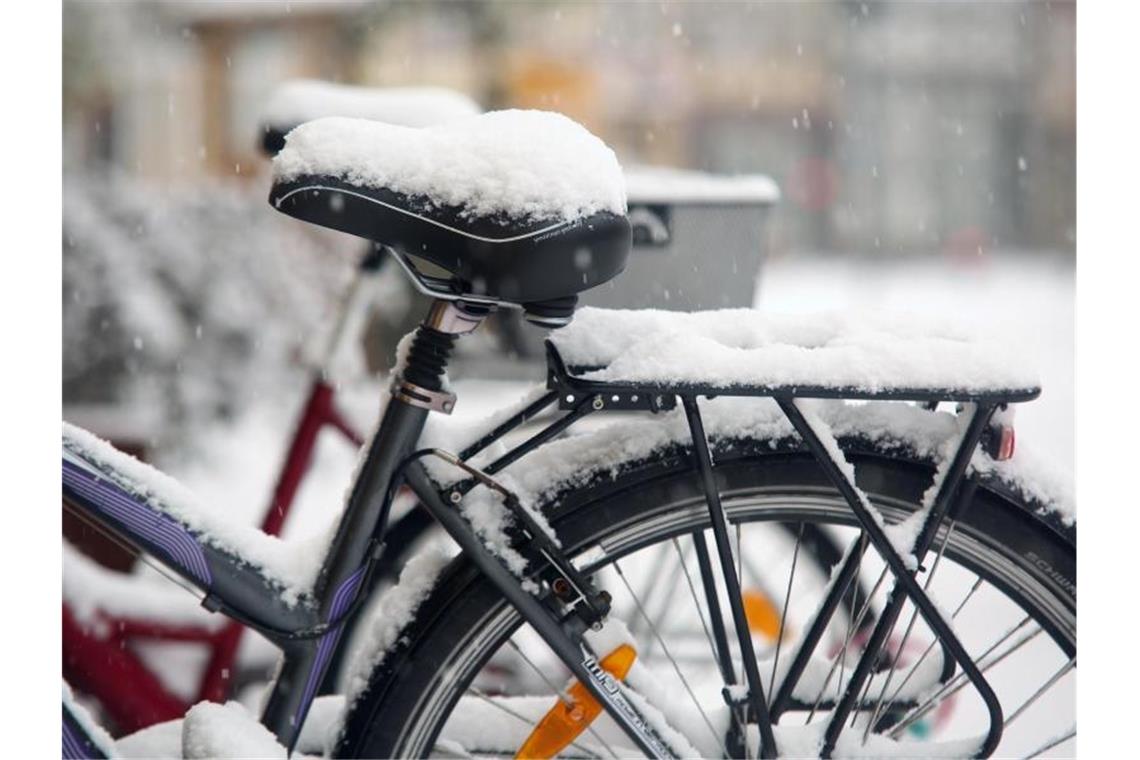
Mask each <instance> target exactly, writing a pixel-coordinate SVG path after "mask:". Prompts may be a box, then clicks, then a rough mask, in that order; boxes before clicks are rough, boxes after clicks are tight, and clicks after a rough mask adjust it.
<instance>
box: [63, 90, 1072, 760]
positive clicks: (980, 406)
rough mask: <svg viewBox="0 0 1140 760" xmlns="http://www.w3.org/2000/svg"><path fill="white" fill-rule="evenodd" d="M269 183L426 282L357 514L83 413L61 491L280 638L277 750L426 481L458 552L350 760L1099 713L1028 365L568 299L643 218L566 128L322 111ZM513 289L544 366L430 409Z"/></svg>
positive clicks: (1020, 744) (1018, 727)
mask: <svg viewBox="0 0 1140 760" xmlns="http://www.w3.org/2000/svg"><path fill="white" fill-rule="evenodd" d="M270 200H271V202H272V203H273V204H274V205H275V206H276V207H277V208H278V209H279V210H281V211H283V212H285V213H287V214H290V215H292V216H295V217H297V218H300V219H303V220H306V221H309V222H313V223H316V224H320V225H323V226H327V227H331V228H333V229H338V230H342V231H345V232H349V233H352V234H355V235H359V236H361V237H364V238H367V239H370V240H374V241H375V242H377V243H379V244H381V245H383V246H385V247H386V249H387V250H388V251H389V252H390V253H391V254H392V255H393V256H394V258H395V260H396V261H397V262H399V263H400V264H401V266H402V267H403V268H404V269H405V270H406V271H407V273H408V274H409V275H410V276H411V277H412V278H413V281H414V282H415V283H416V284H417V287H419V288H421V289H422V290H423V291H424V292H427V293H429V294H431V295H432V296H433V298H434V299H435V301H434V302H433V305H432V307H431V310H430V312H429V314H428V315H427V317H426V318H425V319H424V321H423V323H422V324H421V325H420V327H419V328H418V329H417V330H416V332H415V333H414V335H412V336H409V338H408V339H406V341H405V342H404V343H403V344H402V345H401V350H400V367H401V372H400V374H399V376H398V377H397V378H396V380H395V381H394V383H393V386H392V389H391V393H390V397H389V398H388V399H387V402H386V406H385V408H384V412H383V415H382V419H381V422H380V425H379V427H378V429H377V431H376V432H375V434H374V435H373V437H372V439H371V441H370V443H369V444H368V446H367V448H366V453H365V455H364V456H363V458H362V460H361V463H360V465H359V468H358V471H357V475H356V480H355V483H354V484H353V486H352V488H351V491H350V493H349V496H348V500H347V504H346V505H345V508H344V511H343V513H342V515H341V516H340V519H339V522H338V524H337V526H336V528H335V530H334V531H331V532H330V534H329V535H328V536H322V537H320V540H316V541H314V542H313V543H312V545H311V546H306V547H298V546H296V545H288V544H284V543H282V542H280V541H277V540H275V539H271V538H268V537H266V536H265V535H264V534H261V533H259V532H257V531H255V530H253V529H244V528H239V527H236V526H233V525H230V524H228V523H227V522H226V521H225V520H224V519H222V518H220V517H219V516H218V515H217V514H216V513H214V512H211V511H209V510H203V509H200V508H198V507H196V506H195V505H194V502H193V499H192V497H190V496H189V495H188V494H186V493H184V492H183V491H181V490H180V489H179V488H178V486H177V484H175V483H173V482H172V481H170V480H169V479H168V478H165V477H164V476H162V475H161V474H159V473H156V472H155V471H153V470H152V469H150V468H148V467H146V466H144V465H141V464H140V463H138V462H136V461H134V460H132V459H130V458H129V457H126V456H125V455H122V454H120V453H118V452H116V451H115V450H114V449H112V448H111V447H109V446H108V445H106V444H104V443H102V442H100V441H98V440H97V439H95V438H94V437H92V436H90V435H89V434H87V433H85V432H84V431H82V430H79V429H77V428H74V427H71V426H65V429H64V456H63V482H64V497H65V501H66V502H67V503H68V504H69V506H70V507H71V508H73V509H75V510H76V511H77V512H79V513H80V514H81V515H83V516H85V517H87V518H88V519H90V520H92V521H93V522H96V523H97V524H99V525H102V526H105V527H107V528H109V529H111V530H113V531H115V532H117V533H118V534H119V535H121V536H123V537H124V538H126V539H128V540H130V541H131V542H133V543H134V544H136V545H137V546H139V547H140V548H141V549H143V550H145V551H147V552H148V553H150V554H152V555H153V556H154V557H156V558H157V559H159V560H160V561H161V562H162V563H163V564H164V565H166V566H167V567H169V568H170V569H171V570H173V571H174V572H175V573H177V574H178V575H179V576H180V578H181V579H182V581H183V582H185V583H187V584H189V585H191V586H193V587H194V588H196V589H198V591H199V593H200V594H201V595H202V597H203V604H204V605H206V606H207V608H209V609H214V610H219V611H222V612H224V613H226V614H227V615H230V616H231V617H234V618H235V619H238V620H240V621H242V622H245V623H247V624H248V625H252V626H254V627H256V628H257V629H258V630H260V631H261V632H262V633H264V634H265V635H266V636H267V637H268V638H270V639H271V640H272V641H274V642H275V643H277V644H278V645H279V646H280V647H281V649H282V652H283V658H282V662H281V665H280V668H279V670H278V673H277V677H276V679H275V682H274V685H273V687H272V690H271V692H270V693H269V695H268V696H267V699H266V700H265V704H264V709H263V710H262V713H261V723H262V725H263V726H264V727H266V728H267V729H268V730H269V731H270V732H272V735H273V736H274V737H276V740H277V741H278V742H279V743H280V744H281V745H283V746H284V747H286V748H288V749H289V750H292V749H293V748H294V747H296V745H297V742H298V739H299V737H300V733H301V729H302V727H303V725H304V723H305V720H306V716H307V715H308V713H309V711H310V708H311V706H312V704H313V698H314V695H315V693H316V689H317V685H318V684H319V683H320V681H321V678H322V676H323V674H324V671H325V669H326V667H327V665H328V662H329V661H330V659H331V657H332V655H333V653H334V652H335V651H336V649H337V648H338V646H341V645H342V642H341V633H342V629H341V624H342V623H343V621H344V620H346V619H348V617H349V616H350V615H351V614H352V612H353V611H354V610H355V609H356V608H357V606H358V605H359V604H360V603H361V600H363V599H364V598H366V597H367V591H368V589H369V586H370V583H371V581H372V580H373V578H374V568H375V559H376V557H378V556H379V555H380V550H381V547H382V545H383V542H384V526H385V523H386V519H387V514H388V509H389V506H390V504H391V500H392V496H393V494H394V493H395V490H396V489H397V488H398V487H399V486H400V485H404V484H406V485H407V486H409V487H410V488H411V489H412V490H413V491H414V492H415V493H416V495H417V497H418V498H419V500H420V502H421V504H422V506H423V507H424V508H425V509H426V510H427V511H428V512H429V513H430V514H431V515H432V516H433V517H434V518H435V520H436V521H437V522H438V523H439V524H440V525H441V526H442V527H443V528H444V530H445V531H446V532H447V533H448V534H449V535H450V537H451V538H452V539H453V540H454V542H455V544H456V545H458V547H459V549H460V550H461V551H460V553H459V554H458V555H457V556H450V555H449V554H447V553H446V552H442V553H441V552H435V551H429V552H425V553H423V554H420V555H418V556H417V557H416V558H415V559H413V560H411V561H410V562H409V563H408V565H407V566H406V567H405V569H404V572H403V573H402V575H401V579H400V582H399V584H398V585H397V586H396V587H394V588H393V589H391V590H390V591H389V592H387V593H386V594H385V596H384V598H383V600H382V604H381V609H380V610H379V611H378V612H377V613H376V615H375V617H374V619H373V620H372V622H371V635H370V638H371V640H370V641H369V642H368V643H367V644H366V646H365V647H364V649H363V650H362V651H361V653H359V654H358V655H357V657H356V662H355V666H354V677H353V678H352V679H351V680H350V683H349V688H348V693H347V694H346V702H345V706H344V708H343V711H342V712H341V713H340V714H338V715H337V716H336V718H335V719H334V720H333V725H332V726H330V731H329V737H330V742H329V744H328V747H327V750H328V752H329V753H331V754H333V755H336V756H354V757H395V756H400V757H402V756H420V755H430V754H442V755H448V754H461V755H465V756H466V755H472V754H478V755H485V754H491V755H501V754H507V755H516V756H524V757H548V756H554V755H559V754H564V755H570V756H595V755H596V756H607V757H608V756H621V755H629V754H636V753H639V752H640V753H644V754H648V755H651V756H659V757H674V756H677V757H679V756H721V755H724V756H733V757H751V756H758V757H775V756H777V755H792V756H813V755H821V756H860V755H863V756H866V755H871V756H890V755H902V756H913V755H922V756H935V755H940V756H972V755H976V756H987V755H991V754H993V753H995V752H997V751H1000V752H1001V754H1003V755H1017V754H1030V755H1038V754H1041V753H1044V752H1047V751H1049V750H1050V749H1054V748H1057V747H1062V746H1063V745H1062V742H1065V741H1068V740H1070V739H1071V738H1072V736H1073V735H1074V734H1075V725H1073V724H1072V715H1073V705H1072V697H1073V693H1072V692H1073V681H1074V675H1073V674H1074V672H1075V666H1076V586H1075V523H1074V521H1073V518H1072V507H1071V504H1070V503H1069V502H1068V500H1067V498H1066V497H1065V496H1064V495H1063V494H1057V493H1054V492H1052V491H1051V490H1050V489H1049V488H1048V487H1047V486H1046V485H1043V483H1045V482H1046V481H1045V480H1042V479H1041V478H1040V477H1038V475H1037V473H1035V472H1034V470H1033V468H1032V467H1030V466H1028V465H1027V464H1026V462H1025V461H1024V460H1023V459H1022V458H1020V457H1016V458H1011V455H1012V442H1013V438H1012V426H1011V412H1010V410H1011V407H1012V405H1014V404H1017V403H1021V402H1025V401H1030V400H1032V399H1033V398H1035V397H1036V396H1037V395H1038V393H1039V390H1038V388H1037V384H1036V380H1035V379H1034V378H1033V377H1032V376H1031V375H1028V374H1027V373H1025V372H1024V371H1023V370H1022V369H1021V368H1020V367H1019V366H1018V365H1017V363H1016V362H1014V361H1011V359H1010V356H1009V355H1008V354H1007V353H1005V352H1003V351H1001V350H999V349H996V348H995V347H994V346H991V345H989V344H988V343H987V342H986V341H984V340H983V341H972V340H968V339H966V337H965V336H964V335H962V334H960V333H959V332H958V331H957V330H955V329H954V328H952V327H946V326H930V325H924V324H919V323H918V322H917V321H915V320H907V321H899V320H897V319H892V318H889V317H886V316H883V315H862V316H847V317H842V316H837V315H831V316H827V317H823V318H817V319H805V318H796V319H789V320H773V319H764V318H761V317H760V316H759V315H758V314H756V313H754V312H750V311H747V310H737V311H722V312H707V313H695V314H667V313H662V312H652V311H647V312H622V311H605V310H597V309H582V310H580V311H579V312H578V313H577V314H575V305H576V301H577V294H578V293H580V292H581V291H583V290H585V289H587V288H590V287H593V286H595V285H598V284H600V283H602V282H605V281H607V280H609V279H611V278H613V277H614V276H616V275H617V274H618V273H620V272H621V270H622V268H623V266H624V264H625V260H626V257H627V255H628V250H629V225H628V221H627V220H626V218H625V216H624V194H623V191H622V178H621V171H620V168H619V167H618V164H617V161H616V159H615V157H614V156H613V153H612V152H611V151H610V150H609V149H608V148H606V146H605V145H604V144H603V143H601V141H599V140H598V139H597V138H595V137H593V136H592V135H590V134H589V133H588V132H587V131H585V130H584V129H582V128H581V127H579V126H578V125H576V124H574V123H573V122H571V121H569V120H568V119H565V118H564V117H561V116H558V115H553V114H547V113H539V112H518V111H508V112H497V113H490V114H484V115H482V116H478V117H473V118H471V119H468V120H463V121H460V122H455V123H452V124H448V125H444V126H438V127H430V128H424V129H405V128H397V127H391V126H386V125H383V124H377V123H372V122H364V121H356V120H347V119H324V120H318V121H315V122H311V123H308V124H305V125H302V126H301V127H299V128H297V129H296V130H294V131H293V132H292V133H291V134H290V136H289V140H288V144H287V146H286V148H285V149H284V150H283V151H282V153H281V154H280V155H279V156H278V158H277V159H276V160H275V184H274V187H273V190H272V192H271V197H270ZM505 307H520V308H522V309H523V310H524V313H525V315H526V317H527V318H528V319H530V320H531V321H533V322H536V323H539V324H543V325H547V326H551V327H556V328H558V329H556V330H554V332H553V333H552V336H551V338H550V341H549V342H548V364H549V374H548V378H547V383H546V386H545V387H544V388H539V389H536V390H535V392H534V393H533V394H531V396H529V397H528V398H527V399H525V400H524V401H523V402H522V403H520V404H519V405H518V406H517V407H516V408H514V409H509V410H505V411H504V412H503V413H502V414H500V415H497V416H496V417H495V419H493V420H492V421H491V422H490V423H489V424H488V425H487V426H486V427H485V428H482V429H478V430H470V429H464V430H456V429H449V428H448V427H447V426H446V425H441V424H438V423H437V421H436V418H438V417H439V416H440V415H441V414H443V415H445V414H447V413H448V412H450V411H451V410H452V408H453V407H454V404H455V403H456V398H455V397H454V396H453V395H452V394H451V393H450V392H449V391H448V388H447V383H446V376H445V369H446V364H447V361H448V357H449V355H450V352H451V350H452V348H453V346H454V344H455V341H456V340H457V339H458V337H459V336H461V335H463V334H465V333H468V332H470V331H471V330H473V329H475V328H476V327H477V326H478V325H479V323H480V322H481V321H482V320H483V319H484V318H485V317H486V315H487V314H489V313H490V312H491V311H492V310H494V309H497V308H505ZM572 319H573V321H571V320H572ZM942 406H946V407H948V410H941V408H942ZM554 407H556V408H557V409H559V410H562V412H563V414H562V415H561V416H560V417H558V418H557V419H556V420H555V421H553V422H551V423H550V424H549V425H547V426H545V427H544V428H542V429H541V430H540V431H539V432H537V433H535V434H534V435H532V436H530V437H529V438H526V439H525V440H523V441H521V442H519V443H517V444H513V445H505V444H504V443H503V441H504V438H505V437H506V436H507V435H508V434H509V433H510V432H511V431H512V430H514V429H516V428H517V427H518V426H520V425H521V424H522V423H524V422H525V421H526V420H528V419H531V418H532V417H533V416H534V415H535V414H537V413H538V412H539V411H541V410H544V409H548V408H554ZM614 411H619V412H622V413H623V414H622V415H620V416H619V417H615V419H618V420H620V422H617V423H615V424H611V425H604V424H598V425H595V424H589V423H590V421H592V420H598V419H602V420H604V418H605V417H606V415H607V414H608V413H611V412H614ZM431 412H436V413H437V414H436V415H432V416H431V418H430V419H429V414H430V413H431ZM631 412H638V413H642V414H643V416H644V419H630V417H629V413H631ZM586 418H589V419H586ZM773 524H780V525H792V526H811V527H812V529H813V530H823V531H826V532H827V533H828V535H830V536H832V537H834V538H835V539H836V540H839V541H841V542H843V545H845V546H846V547H847V549H846V552H845V554H844V556H843V558H842V560H841V561H840V562H839V563H838V565H837V566H836V568H835V569H834V571H833V572H832V573H831V574H830V577H811V576H812V573H811V572H810V571H809V570H808V569H806V568H805V567H804V566H803V565H802V563H801V562H800V557H801V555H802V551H801V548H802V542H803V533H804V531H803V530H802V529H798V530H796V531H795V533H794V535H791V534H789V533H788V532H787V531H780V532H777V533H774V532H772V531H766V530H765V526H770V525H773ZM667 558H670V559H668V562H666V559H667ZM665 567H669V568H674V569H676V568H679V569H680V572H679V573H677V574H676V576H675V580H674V581H673V582H671V583H667V584H662V583H661V582H660V580H661V579H660V578H659V577H658V576H659V575H660V573H661V572H662V569H663V568H665ZM757 568H758V569H757ZM758 573H760V574H762V575H763V576H764V578H766V579H768V582H772V579H778V583H779V585H780V589H781V591H782V594H783V596H784V600H785V603H784V604H783V605H782V608H781V610H780V620H779V622H778V631H779V635H778V636H776V638H775V642H774V645H773V646H770V647H766V648H765V651H758V642H757V640H756V638H755V637H754V636H753V634H752V631H751V630H750V626H749V610H748V609H747V607H748V600H747V598H746V596H745V595H744V594H743V593H742V591H741V588H742V584H744V583H746V582H747V579H749V578H750V577H754V576H755V575H756V574H758ZM816 575H817V576H818V575H819V574H818V573H817V574H816ZM864 583H865V584H866V586H867V587H868V588H869V589H870V592H869V593H866V594H864V595H863V597H862V598H861V599H860V600H859V601H858V602H856V603H852V602H851V600H850V599H849V598H848V599H846V603H844V601H845V598H846V597H848V596H849V595H853V594H856V593H858V591H859V589H860V588H861V585H862V584H864ZM663 587H664V589H665V593H667V594H669V597H668V598H667V600H666V603H665V604H661V603H650V600H648V599H646V598H643V597H645V596H646V594H645V593H643V592H644V590H645V589H647V588H650V589H660V588H663ZM504 663H510V664H512V665H513V666H515V669H516V670H518V669H519V668H521V669H522V670H524V671H529V672H531V673H532V676H533V677H532V678H530V679H527V680H523V681H520V679H518V678H512V679H504V678H503V677H502V673H503V665H504ZM951 706H952V708H953V709H948V708H949V707H951ZM938 718H941V719H938ZM75 725H77V724H75V723H68V722H66V721H65V745H66V743H67V737H66V727H67V726H72V727H73V728H74V726H75ZM1070 726H1072V727H1070ZM79 739H80V743H81V744H82V740H83V737H79ZM915 742H922V744H921V745H917V744H915ZM84 746H87V745H84Z"/></svg>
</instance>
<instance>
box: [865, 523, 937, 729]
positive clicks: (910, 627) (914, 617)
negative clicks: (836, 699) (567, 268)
mask: <svg viewBox="0 0 1140 760" xmlns="http://www.w3.org/2000/svg"><path fill="white" fill-rule="evenodd" d="M956 526H957V523H956V522H954V521H953V520H951V521H950V523H949V524H948V527H947V529H946V535H945V536H943V537H942V544H941V545H940V546H939V547H938V555H937V556H935V558H934V563H933V564H932V565H931V566H930V574H929V575H927V576H926V583H924V584H923V586H922V589H923V591H929V590H930V584H931V583H932V582H933V581H934V574H935V573H937V572H938V565H939V564H940V563H941V562H942V555H943V554H944V553H945V552H946V543H947V542H948V541H949V540H950V536H951V535H952V534H953V533H954V528H955V527H956ZM916 622H918V607H915V608H914V609H913V610H912V611H911V613H910V620H909V621H908V622H907V624H906V631H904V632H903V637H902V641H900V642H899V645H898V648H897V649H896V650H895V655H894V657H892V658H891V667H890V670H889V671H888V672H887V677H886V679H885V680H884V681H883V688H882V689H880V690H879V698H878V699H877V700H876V701H875V707H874V709H873V710H872V711H871V720H869V721H867V726H866V728H864V729H863V743H864V744H866V743H867V738H868V737H869V736H870V735H871V729H872V728H873V727H874V726H875V721H877V720H878V719H879V712H880V710H882V708H883V698H884V697H886V695H887V689H888V688H889V687H890V685H891V680H892V679H893V678H894V676H895V670H896V669H897V668H898V666H899V659H900V658H901V657H902V653H903V651H904V650H905V649H906V644H907V642H908V641H910V634H911V633H912V632H913V631H914V624H915V623H916ZM892 628H893V626H892ZM888 640H889V637H888ZM935 640H936V641H937V637H935ZM870 683H871V682H870V679H868V681H867V684H868V686H869V685H870Z"/></svg>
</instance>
